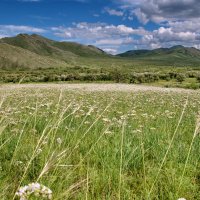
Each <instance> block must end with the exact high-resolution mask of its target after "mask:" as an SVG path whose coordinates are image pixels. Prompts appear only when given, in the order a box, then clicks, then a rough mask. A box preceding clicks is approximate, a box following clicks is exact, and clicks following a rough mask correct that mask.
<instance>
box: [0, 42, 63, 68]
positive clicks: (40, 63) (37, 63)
mask: <svg viewBox="0 0 200 200" xmlns="http://www.w3.org/2000/svg"><path fill="white" fill-rule="evenodd" d="M64 66H66V63H65V62H63V61H61V60H56V59H52V58H50V57H47V56H40V55H38V54H36V53H34V52H31V51H28V50H25V49H22V48H20V47H15V46H12V45H9V44H5V43H0V67H1V68H7V69H17V68H45V67H46V68H58V67H64Z"/></svg>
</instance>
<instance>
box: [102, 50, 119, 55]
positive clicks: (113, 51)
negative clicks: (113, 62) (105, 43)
mask: <svg viewBox="0 0 200 200" xmlns="http://www.w3.org/2000/svg"><path fill="white" fill-rule="evenodd" d="M103 51H105V52H107V53H110V54H113V55H114V54H117V50H116V49H103Z"/></svg>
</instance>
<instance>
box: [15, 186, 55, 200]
mask: <svg viewBox="0 0 200 200" xmlns="http://www.w3.org/2000/svg"><path fill="white" fill-rule="evenodd" d="M16 195H17V196H18V197H19V198H20V200H28V198H29V197H30V195H34V196H36V197H42V198H46V199H52V191H51V190H50V189H49V188H48V187H46V186H44V185H41V184H39V183H30V184H28V185H26V186H24V187H20V188H19V190H18V191H17V192H16Z"/></svg>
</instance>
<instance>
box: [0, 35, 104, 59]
mask: <svg viewBox="0 0 200 200" xmlns="http://www.w3.org/2000/svg"><path fill="white" fill-rule="evenodd" d="M0 42H1V43H7V44H9V45H13V46H16V47H21V48H23V49H26V50H29V51H31V52H34V53H36V54H39V55H42V56H51V57H52V58H56V59H61V60H68V59H69V58H70V57H76V56H84V57H91V56H92V57H93V56H98V57H99V56H107V54H106V53H105V52H104V51H102V50H100V49H98V48H96V47H93V46H86V45H82V44H78V43H74V42H57V41H54V40H50V39H47V38H45V37H42V36H40V35H36V34H33V35H28V34H19V35H17V36H16V37H10V38H3V39H1V40H0Z"/></svg>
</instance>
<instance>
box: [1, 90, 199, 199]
mask: <svg viewBox="0 0 200 200" xmlns="http://www.w3.org/2000/svg"><path fill="white" fill-rule="evenodd" d="M0 102H1V103H0V151H1V154H0V191H1V192H0V199H2V200H8V199H17V198H18V197H17V196H16V195H15V193H16V191H17V190H18V189H19V187H20V186H24V185H27V184H29V183H32V182H39V183H41V184H43V185H45V186H47V187H49V188H50V189H51V190H52V191H53V199H56V200H57V199H60V200H65V199H86V200H89V199H97V200H98V199H99V200H100V199H101V200H102V199H136V200H137V199H138V200H139V199H157V200H160V199H163V200H165V199H169V200H174V199H178V198H180V197H184V198H186V199H190V200H191V199H200V192H199V191H200V176H199V174H200V162H199V159H200V154H199V151H200V145H199V142H200V139H199V135H198V133H199V115H198V112H199V108H200V96H199V93H192V94H189V93H183V94H181V93H162V92H153V91H152V92H136V93H127V92H85V91H79V90H77V91H65V90H58V89H55V88H54V89H52V88H45V89H28V88H26V89H17V90H10V91H6V90H3V89H1V90H0ZM39 199H41V198H39Z"/></svg>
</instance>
